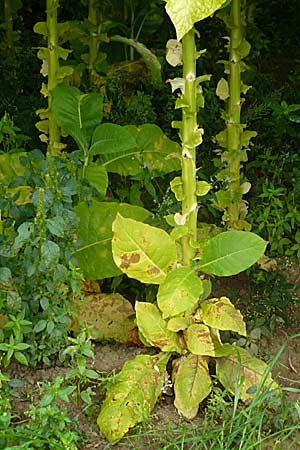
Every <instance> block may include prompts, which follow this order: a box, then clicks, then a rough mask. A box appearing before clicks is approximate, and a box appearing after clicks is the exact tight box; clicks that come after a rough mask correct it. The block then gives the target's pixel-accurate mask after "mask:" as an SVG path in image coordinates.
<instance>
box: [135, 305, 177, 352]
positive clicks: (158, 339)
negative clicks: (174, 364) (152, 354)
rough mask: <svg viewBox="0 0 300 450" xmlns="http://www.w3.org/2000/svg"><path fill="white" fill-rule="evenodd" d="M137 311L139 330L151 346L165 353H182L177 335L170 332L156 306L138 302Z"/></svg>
mask: <svg viewBox="0 0 300 450" xmlns="http://www.w3.org/2000/svg"><path fill="white" fill-rule="evenodd" d="M135 311H136V321H137V325H138V328H139V330H140V331H141V332H142V334H143V336H144V337H145V338H146V339H147V341H148V342H149V343H150V344H152V345H153V346H154V347H158V348H160V349H161V350H162V351H164V352H177V353H181V352H182V348H181V347H180V343H179V339H178V336H177V334H176V333H174V332H173V331H170V330H168V328H167V322H166V321H165V320H164V319H163V318H162V316H161V313H160V312H159V310H158V308H156V306H155V305H153V304H152V303H145V302H136V305H135Z"/></svg>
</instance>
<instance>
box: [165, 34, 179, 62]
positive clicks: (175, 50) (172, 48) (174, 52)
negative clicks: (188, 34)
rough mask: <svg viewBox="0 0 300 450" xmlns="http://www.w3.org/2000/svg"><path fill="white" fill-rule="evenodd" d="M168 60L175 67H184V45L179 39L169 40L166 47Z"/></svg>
mask: <svg viewBox="0 0 300 450" xmlns="http://www.w3.org/2000/svg"><path fill="white" fill-rule="evenodd" d="M166 48H167V52H166V60H167V61H168V63H169V64H170V65H171V66H173V67H176V66H181V65H182V43H181V42H178V41H177V39H169V40H168V42H167V45H166Z"/></svg>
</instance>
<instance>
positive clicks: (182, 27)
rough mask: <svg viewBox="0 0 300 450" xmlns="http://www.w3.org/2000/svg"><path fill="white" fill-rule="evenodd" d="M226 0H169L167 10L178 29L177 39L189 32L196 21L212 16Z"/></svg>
mask: <svg viewBox="0 0 300 450" xmlns="http://www.w3.org/2000/svg"><path fill="white" fill-rule="evenodd" d="M225 1H226V0H167V5H166V10H167V13H168V14H169V16H170V18H171V20H172V22H173V25H174V26H175V29H176V34H177V40H178V41H180V39H181V38H182V37H183V36H184V35H185V34H186V33H188V32H189V31H190V30H191V29H192V28H193V26H194V23H196V22H199V21H200V20H203V19H205V18H206V17H208V16H211V15H212V14H213V13H214V12H215V11H217V10H218V9H219V8H221V6H222V5H223V3H225Z"/></svg>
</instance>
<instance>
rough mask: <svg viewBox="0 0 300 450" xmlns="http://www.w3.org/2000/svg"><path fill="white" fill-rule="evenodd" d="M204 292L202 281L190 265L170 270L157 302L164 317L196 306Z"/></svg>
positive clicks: (161, 286) (175, 314)
mask: <svg viewBox="0 0 300 450" xmlns="http://www.w3.org/2000/svg"><path fill="white" fill-rule="evenodd" d="M202 292H203V287H202V281H201V280H200V278H199V277H198V276H197V275H196V273H195V271H194V270H192V269H190V268H189V267H179V268H176V269H174V270H172V272H169V273H168V274H167V276H166V278H165V279H164V281H163V282H162V283H161V285H160V286H159V289H158V293H157V304H158V307H159V309H160V310H161V311H162V313H163V318H164V319H166V318H168V317H173V316H177V315H179V314H181V313H184V312H185V311H187V310H189V309H192V308H195V307H196V305H197V303H198V300H199V297H200V295H201V294H202Z"/></svg>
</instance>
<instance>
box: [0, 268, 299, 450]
mask: <svg viewBox="0 0 300 450" xmlns="http://www.w3.org/2000/svg"><path fill="white" fill-rule="evenodd" d="M281 270H283V271H285V275H286V277H287V278H288V281H289V282H290V283H291V284H293V285H295V286H296V285H297V284H298V282H299V279H300V268H298V267H296V268H295V267H287V264H283V268H282V267H281ZM220 283H222V286H221V284H219V283H216V286H215V288H214V291H215V292H214V294H215V295H216V296H217V295H224V292H225V293H226V292H227V295H228V297H230V298H232V297H234V299H235V303H236V305H237V306H238V307H239V308H240V309H241V311H242V312H244V314H246V318H247V314H248V313H249V311H250V312H251V310H252V312H253V309H255V305H253V304H252V305H249V302H252V303H253V301H254V300H253V298H254V297H253V292H251V286H250V284H249V280H248V279H247V278H245V276H237V277H230V278H227V279H222V280H221V282H220ZM221 291H222V292H221ZM225 295H226V294H225ZM297 295H299V294H297ZM285 313H286V316H287V322H286V323H282V321H279V322H278V323H275V326H274V327H273V328H274V330H273V333H269V334H268V335H266V336H264V337H263V338H261V339H259V343H258V352H259V357H261V358H263V359H265V360H266V361H269V360H271V359H272V357H274V356H275V355H276V354H277V352H279V350H281V354H280V357H279V359H278V362H277V363H276V365H275V366H274V370H273V376H274V378H275V379H276V381H277V382H278V383H279V384H280V385H281V386H283V387H292V388H300V336H297V333H299V332H300V305H299V304H297V302H291V303H289V304H288V306H287V307H286V308H285ZM274 320H275V318H274ZM94 351H95V362H94V365H93V369H94V370H96V371H97V372H98V373H99V374H101V376H102V377H104V378H105V377H106V376H107V375H109V374H111V373H114V372H118V371H119V370H120V369H121V368H122V366H123V364H124V362H125V361H127V360H129V359H133V358H134V357H135V356H136V355H138V354H142V353H148V354H149V348H143V347H134V346H128V345H126V344H117V343H96V344H95V348H94ZM151 351H152V352H153V351H154V352H155V350H154V349H150V352H151ZM67 370H68V369H66V368H63V367H54V368H50V369H39V370H37V369H28V368H26V369H25V370H24V367H23V366H19V365H12V366H10V367H9V369H8V370H6V372H7V373H8V375H9V376H10V377H11V378H17V379H20V380H22V382H23V387H22V388H18V390H19V393H20V396H19V398H17V399H15V400H14V405H13V408H14V411H15V412H16V413H17V416H18V418H19V420H23V419H24V411H26V409H27V408H28V406H29V404H30V403H32V402H33V403H36V402H37V401H38V395H37V392H38V386H39V382H41V381H53V380H54V379H55V377H57V376H58V375H61V376H63V377H64V376H65V374H66V372H67ZM97 391H98V392H97V399H96V403H97V404H98V405H99V406H100V404H101V402H102V401H103V399H104V395H103V392H101V390H100V388H99V389H98V390H97ZM299 392H300V391H299ZM285 395H286V396H287V398H288V400H297V401H300V394H299V393H298V392H286V394H285ZM99 406H97V407H94V408H93V409H92V411H91V414H90V415H89V416H87V415H86V414H84V413H82V411H81V409H80V408H78V407H77V406H75V405H74V404H72V405H71V406H70V407H69V408H70V416H71V417H74V418H75V419H76V420H78V427H79V429H80V430H81V431H83V432H84V433H86V436H87V442H86V443H85V444H84V446H83V447H82V449H83V450H91V449H93V450H107V449H110V448H112V446H110V445H109V444H108V443H107V441H106V440H105V439H104V438H103V437H102V436H101V435H100V433H99V429H98V427H97V424H96V420H97V415H98V413H99ZM183 422H184V421H183V419H182V418H180V417H179V416H178V414H177V413H176V410H175V408H174V405H173V398H172V396H171V395H170V396H169V395H163V396H162V398H161V399H160V401H159V403H158V404H157V406H156V407H155V409H154V411H153V414H152V417H151V419H150V422H149V423H147V424H146V428H147V430H149V429H150V430H165V431H164V432H165V433H167V431H166V430H170V429H175V428H176V427H178V426H179V425H180V424H181V425H182V423H183ZM185 423H186V425H187V426H189V427H197V426H199V425H200V424H201V413H200V414H199V416H198V417H197V418H196V420H194V421H193V423H187V422H185ZM143 429H144V428H143V425H142V426H141V428H140V430H141V434H143ZM137 439H138V438H136V437H132V438H130V436H129V438H128V437H127V438H126V439H124V440H122V441H121V442H120V443H119V444H117V445H115V446H114V447H113V448H114V449H116V450H118V449H123V450H124V449H125V450H126V449H137V450H138V449H142V448H143V449H146V448H147V449H155V446H153V444H152V443H151V433H150V435H149V437H147V438H143V440H142V443H141V441H137Z"/></svg>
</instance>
